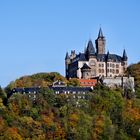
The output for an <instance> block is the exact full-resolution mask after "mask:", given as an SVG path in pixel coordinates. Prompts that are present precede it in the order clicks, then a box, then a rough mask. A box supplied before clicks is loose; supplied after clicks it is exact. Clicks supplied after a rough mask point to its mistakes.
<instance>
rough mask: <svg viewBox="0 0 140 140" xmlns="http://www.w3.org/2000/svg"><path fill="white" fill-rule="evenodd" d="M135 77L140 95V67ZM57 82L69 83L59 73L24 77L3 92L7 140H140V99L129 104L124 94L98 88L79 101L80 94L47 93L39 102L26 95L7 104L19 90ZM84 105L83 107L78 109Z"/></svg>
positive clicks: (2, 127)
mask: <svg viewBox="0 0 140 140" xmlns="http://www.w3.org/2000/svg"><path fill="white" fill-rule="evenodd" d="M128 72H129V73H130V74H131V75H132V76H134V77H135V80H136V92H137V95H139V94H140V92H139V87H140V86H139V84H140V77H139V75H140V63H138V64H133V65H131V66H129V67H128ZM55 80H63V81H65V82H67V83H68V85H74V86H76V85H78V82H77V81H76V80H75V79H72V80H71V81H67V80H66V79H65V78H64V77H63V76H61V75H60V74H59V73H54V72H53V73H38V74H34V75H30V76H23V77H21V78H19V79H16V80H15V81H13V82H12V83H10V84H9V85H8V86H7V87H6V90H5V91H4V90H3V89H1V88H0V139H1V140H11V139H13V140H15V139H16V140H25V139H28V140H54V139H55V140H136V139H140V133H139V129H140V99H139V96H136V98H132V99H127V98H125V97H123V96H122V93H123V91H122V90H121V89H119V88H118V89H114V90H113V89H109V88H108V87H105V86H102V85H97V86H96V87H95V88H94V90H93V91H92V92H90V93H88V94H86V95H85V98H83V99H79V98H78V96H79V94H78V95H77V96H76V97H75V98H73V95H71V94H70V95H69V96H67V95H65V94H59V95H56V94H54V93H53V92H52V91H51V90H49V89H47V88H45V89H43V88H42V89H41V90H40V93H39V94H38V95H37V98H36V100H31V99H30V98H29V96H27V95H26V94H15V95H13V96H11V97H10V98H9V99H8V102H7V104H4V103H5V102H4V101H5V100H6V99H7V98H6V94H7V92H8V91H9V90H10V89H12V88H14V87H30V86H35V87H36V86H41V87H48V86H49V85H51V84H52V82H53V81H55ZM77 102H78V104H77Z"/></svg>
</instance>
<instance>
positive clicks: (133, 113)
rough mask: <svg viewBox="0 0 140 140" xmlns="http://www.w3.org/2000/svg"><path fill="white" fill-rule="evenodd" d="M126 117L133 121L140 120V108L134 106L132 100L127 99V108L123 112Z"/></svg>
mask: <svg viewBox="0 0 140 140" xmlns="http://www.w3.org/2000/svg"><path fill="white" fill-rule="evenodd" d="M123 115H124V116H125V118H126V119H128V120H131V121H137V120H140V110H139V108H136V107H133V105H132V100H128V101H127V105H126V108H125V110H124V112H123Z"/></svg>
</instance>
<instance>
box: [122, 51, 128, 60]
mask: <svg viewBox="0 0 140 140" xmlns="http://www.w3.org/2000/svg"><path fill="white" fill-rule="evenodd" d="M127 58H128V57H127V54H126V51H125V49H124V51H123V60H124V61H127Z"/></svg>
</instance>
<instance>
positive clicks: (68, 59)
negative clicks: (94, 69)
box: [65, 52, 70, 78]
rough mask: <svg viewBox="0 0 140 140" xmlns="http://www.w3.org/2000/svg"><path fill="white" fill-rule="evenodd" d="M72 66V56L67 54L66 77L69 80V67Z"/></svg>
mask: <svg viewBox="0 0 140 140" xmlns="http://www.w3.org/2000/svg"><path fill="white" fill-rule="evenodd" d="M69 64H70V56H69V54H68V52H67V53H66V57H65V67H66V77H67V78H69V72H68V67H69Z"/></svg>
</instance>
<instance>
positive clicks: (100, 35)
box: [98, 27, 104, 38]
mask: <svg viewBox="0 0 140 140" xmlns="http://www.w3.org/2000/svg"><path fill="white" fill-rule="evenodd" d="M102 37H104V36H103V32H102V29H101V27H100V29H99V33H98V38H102Z"/></svg>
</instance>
